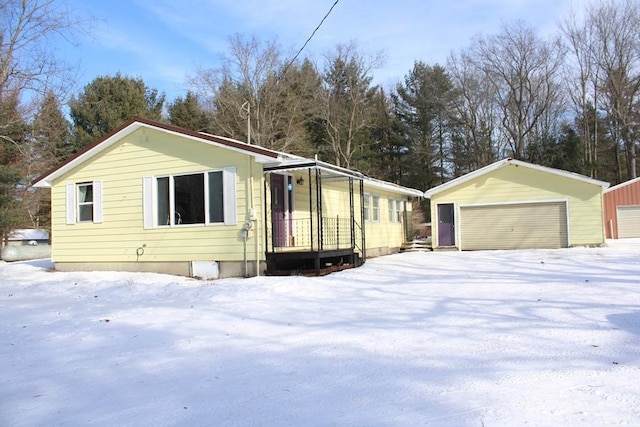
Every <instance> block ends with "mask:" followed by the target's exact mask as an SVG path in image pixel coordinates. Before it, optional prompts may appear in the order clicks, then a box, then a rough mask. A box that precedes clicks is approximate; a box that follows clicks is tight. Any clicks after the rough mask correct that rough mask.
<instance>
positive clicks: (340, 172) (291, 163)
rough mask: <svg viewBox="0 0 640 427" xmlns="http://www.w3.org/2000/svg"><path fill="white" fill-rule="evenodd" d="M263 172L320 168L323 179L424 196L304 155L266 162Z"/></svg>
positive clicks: (419, 191)
mask: <svg viewBox="0 0 640 427" xmlns="http://www.w3.org/2000/svg"><path fill="white" fill-rule="evenodd" d="M263 170H264V172H265V173H266V172H287V171H289V172H292V171H300V170H320V171H322V172H326V173H327V175H325V176H323V177H322V178H323V179H348V178H353V179H357V180H361V181H363V183H364V185H365V186H369V187H376V188H379V189H382V190H386V191H390V192H394V193H398V194H402V195H405V196H411V197H419V198H422V197H423V196H424V192H423V191H421V190H416V189H414V188H408V187H403V186H401V185H398V184H394V183H392V182H387V181H382V180H379V179H375V178H371V177H368V176H366V175H364V174H363V173H361V172H358V171H354V170H351V169H347V168H343V167H340V166H336V165H332V164H331V163H326V162H323V161H321V160H318V159H306V158H304V157H297V156H291V155H288V158H287V159H286V160H282V161H280V162H277V163H271V164H267V165H265V166H264V168H263Z"/></svg>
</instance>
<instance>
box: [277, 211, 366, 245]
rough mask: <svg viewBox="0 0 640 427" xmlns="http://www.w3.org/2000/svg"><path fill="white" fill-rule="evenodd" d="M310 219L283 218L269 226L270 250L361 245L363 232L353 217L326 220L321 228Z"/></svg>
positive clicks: (323, 219) (322, 220) (325, 218)
mask: <svg viewBox="0 0 640 427" xmlns="http://www.w3.org/2000/svg"><path fill="white" fill-rule="evenodd" d="M315 222H316V221H312V220H311V219H309V218H304V219H279V220H274V221H271V224H269V225H268V229H267V236H268V242H269V246H270V247H269V248H267V250H268V251H274V250H283V249H286V248H291V249H299V250H329V249H348V248H354V247H358V248H359V249H362V248H360V247H359V246H361V245H360V241H359V240H358V239H359V238H361V237H360V236H361V235H362V229H361V228H360V226H359V225H358V224H357V223H355V224H354V225H353V229H352V221H351V220H350V219H349V218H340V217H337V216H336V217H332V218H329V217H323V218H322V219H321V224H320V225H321V226H320V227H318V224H317V223H315Z"/></svg>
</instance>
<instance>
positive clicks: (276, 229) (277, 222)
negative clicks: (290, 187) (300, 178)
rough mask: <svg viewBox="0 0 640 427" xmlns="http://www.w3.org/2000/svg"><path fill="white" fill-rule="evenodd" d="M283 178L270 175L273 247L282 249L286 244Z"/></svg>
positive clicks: (277, 175) (282, 176)
mask: <svg viewBox="0 0 640 427" xmlns="http://www.w3.org/2000/svg"><path fill="white" fill-rule="evenodd" d="M284 183H285V176H284V175H279V174H276V173H272V174H271V181H270V186H271V224H272V226H273V246H274V247H282V246H285V245H286V242H287V227H286V219H285V212H286V209H285V185H284Z"/></svg>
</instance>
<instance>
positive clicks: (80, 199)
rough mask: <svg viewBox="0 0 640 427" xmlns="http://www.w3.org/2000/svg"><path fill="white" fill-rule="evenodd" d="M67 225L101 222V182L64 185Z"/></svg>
mask: <svg viewBox="0 0 640 427" xmlns="http://www.w3.org/2000/svg"><path fill="white" fill-rule="evenodd" d="M66 217H67V224H69V225H71V224H75V223H79V222H93V223H101V222H102V181H88V182H79V183H68V184H67V185H66Z"/></svg>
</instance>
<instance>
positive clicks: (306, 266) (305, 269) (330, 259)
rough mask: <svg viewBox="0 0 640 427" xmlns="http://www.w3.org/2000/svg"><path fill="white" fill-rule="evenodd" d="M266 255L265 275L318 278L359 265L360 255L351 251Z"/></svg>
mask: <svg viewBox="0 0 640 427" xmlns="http://www.w3.org/2000/svg"><path fill="white" fill-rule="evenodd" d="M266 255H267V271H266V273H267V274H268V275H272V276H290V275H297V274H300V275H318V276H319V275H323V274H328V273H331V272H333V271H340V270H344V269H347V268H353V267H357V266H359V265H361V259H360V255H359V254H358V253H357V252H355V251H354V250H353V249H330V250H315V251H311V250H303V251H296V250H288V251H284V252H269V253H267V254H266Z"/></svg>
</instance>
